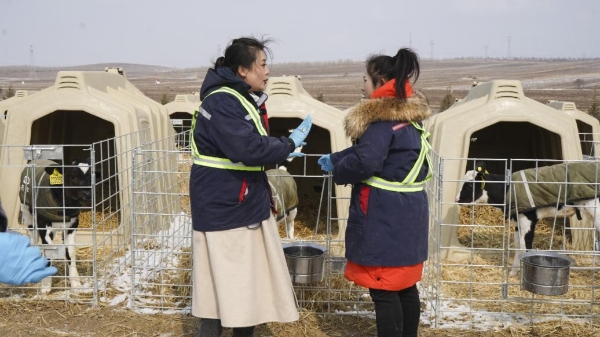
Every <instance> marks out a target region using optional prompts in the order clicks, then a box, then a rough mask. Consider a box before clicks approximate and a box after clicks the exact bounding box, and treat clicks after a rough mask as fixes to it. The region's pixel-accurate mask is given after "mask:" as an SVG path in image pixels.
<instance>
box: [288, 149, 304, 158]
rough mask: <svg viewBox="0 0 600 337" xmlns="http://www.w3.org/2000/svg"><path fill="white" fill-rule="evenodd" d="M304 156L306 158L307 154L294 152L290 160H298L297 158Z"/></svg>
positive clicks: (291, 153)
mask: <svg viewBox="0 0 600 337" xmlns="http://www.w3.org/2000/svg"><path fill="white" fill-rule="evenodd" d="M304 156H306V153H304V152H296V151H294V152H290V155H289V156H288V159H290V158H297V157H304Z"/></svg>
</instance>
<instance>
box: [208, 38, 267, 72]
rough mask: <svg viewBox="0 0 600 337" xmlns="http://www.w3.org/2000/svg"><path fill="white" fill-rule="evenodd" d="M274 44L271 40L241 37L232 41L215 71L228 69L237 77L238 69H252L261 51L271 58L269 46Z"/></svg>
mask: <svg viewBox="0 0 600 337" xmlns="http://www.w3.org/2000/svg"><path fill="white" fill-rule="evenodd" d="M271 42H273V40H271V39H264V38H261V39H257V38H255V37H251V36H250V37H240V38H239V39H234V40H232V41H231V42H230V43H229V45H227V48H225V56H221V57H219V58H217V60H216V61H215V69H217V68H218V67H226V68H229V69H231V71H233V73H234V74H236V75H237V71H238V67H240V66H242V67H244V68H248V69H251V68H252V65H253V64H254V62H256V58H257V56H258V52H259V51H264V52H265V53H266V54H267V55H268V56H269V58H271V56H272V54H271V50H270V49H269V48H268V47H267V44H269V43H271Z"/></svg>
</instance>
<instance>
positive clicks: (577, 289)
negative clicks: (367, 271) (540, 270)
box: [441, 206, 600, 318]
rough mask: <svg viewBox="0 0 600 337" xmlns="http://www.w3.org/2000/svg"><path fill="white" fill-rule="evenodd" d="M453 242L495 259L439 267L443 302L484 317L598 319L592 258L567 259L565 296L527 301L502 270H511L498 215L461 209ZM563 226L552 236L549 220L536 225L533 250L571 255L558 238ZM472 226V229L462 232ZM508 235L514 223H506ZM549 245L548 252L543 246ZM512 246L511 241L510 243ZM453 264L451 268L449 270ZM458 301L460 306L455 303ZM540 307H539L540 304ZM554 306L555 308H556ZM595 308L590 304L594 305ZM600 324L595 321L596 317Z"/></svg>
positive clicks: (490, 209) (526, 295)
mask: <svg viewBox="0 0 600 337" xmlns="http://www.w3.org/2000/svg"><path fill="white" fill-rule="evenodd" d="M459 218H460V224H462V225H467V226H464V227H459V229H458V237H459V242H460V243H461V244H462V245H464V246H467V247H473V248H496V249H500V252H498V254H473V255H472V256H471V258H470V259H469V260H468V261H460V262H458V263H456V262H450V261H445V262H444V265H443V267H442V275H441V276H442V277H441V278H442V280H443V283H442V288H441V292H442V293H443V294H444V297H446V298H454V299H456V302H457V303H460V304H463V305H467V306H468V307H470V308H471V309H472V310H485V311H490V312H507V313H523V314H528V313H530V312H533V313H534V314H535V315H544V314H548V315H565V314H566V315H583V316H587V315H594V316H597V315H600V304H599V301H600V293H599V292H598V287H597V286H594V285H593V284H594V283H595V281H594V280H595V279H596V277H595V275H594V274H595V272H593V270H596V269H597V266H598V263H599V261H594V257H593V256H588V255H573V256H571V257H572V258H574V259H575V260H576V267H574V268H571V271H570V279H569V285H570V288H569V291H568V292H567V293H566V294H564V295H561V296H560V297H557V296H543V295H535V296H534V295H532V294H531V293H529V292H527V291H525V290H521V288H520V282H521V281H520V278H519V277H518V276H516V277H509V276H508V275H507V272H508V269H507V268H506V267H505V266H510V265H511V264H512V259H513V258H514V253H513V251H510V258H508V256H507V255H506V252H507V249H508V248H509V243H508V242H507V241H506V239H505V238H506V237H508V236H507V235H506V233H504V232H505V231H507V230H508V228H507V226H505V225H504V219H503V214H502V212H501V211H500V210H498V209H496V208H494V207H491V206H473V207H471V206H470V207H461V210H460V217H459ZM562 223H563V221H560V220H559V221H557V226H556V228H555V229H554V231H552V223H551V221H549V220H544V221H541V222H540V223H539V224H538V226H537V227H536V232H535V233H536V236H535V240H534V245H533V248H534V249H540V250H548V249H553V250H562V249H566V250H569V249H571V243H570V238H569V237H565V236H564V234H563V224H562ZM470 224H476V226H468V225H470ZM510 226H513V227H511V228H510V230H511V232H512V231H513V230H514V229H512V228H514V223H511V224H510ZM550 240H552V242H553V244H552V246H551V247H550V246H549V242H550ZM511 241H512V240H511ZM453 263H454V264H453ZM503 283H507V284H508V289H507V298H506V299H505V298H503V297H502V284H503ZM461 300H463V301H461ZM542 302H545V303H542ZM558 302H560V305H557V303H558ZM594 303H595V304H594ZM597 317H599V318H600V316H597Z"/></svg>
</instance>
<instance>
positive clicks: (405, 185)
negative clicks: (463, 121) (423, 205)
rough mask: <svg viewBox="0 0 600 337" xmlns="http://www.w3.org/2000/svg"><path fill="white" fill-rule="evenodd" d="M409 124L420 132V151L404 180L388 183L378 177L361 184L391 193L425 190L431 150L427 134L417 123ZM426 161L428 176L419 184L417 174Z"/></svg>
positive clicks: (429, 173) (429, 171) (429, 170)
mask: <svg viewBox="0 0 600 337" xmlns="http://www.w3.org/2000/svg"><path fill="white" fill-rule="evenodd" d="M411 124H412V125H413V126H414V127H415V128H416V129H417V130H419V131H420V132H421V151H420V152H419V157H418V158H417V160H416V161H415V164H414V165H413V167H412V169H411V170H410V172H408V174H407V175H406V178H404V180H403V181H402V182H397V181H388V180H385V179H382V178H379V177H375V176H373V177H371V178H369V179H366V180H363V181H362V182H363V183H365V184H367V185H369V186H373V187H375V188H380V189H383V190H387V191H392V192H418V191H422V190H423V189H424V188H425V182H426V181H428V180H429V179H431V176H432V173H431V158H430V157H429V150H430V149H431V145H430V144H429V142H428V141H427V138H428V137H429V132H427V131H426V130H425V129H424V128H423V127H422V126H421V125H419V123H416V122H411ZM425 160H427V167H428V174H427V177H426V178H425V180H423V181H420V182H415V180H416V179H417V176H418V175H419V172H421V168H422V167H423V163H424V161H425Z"/></svg>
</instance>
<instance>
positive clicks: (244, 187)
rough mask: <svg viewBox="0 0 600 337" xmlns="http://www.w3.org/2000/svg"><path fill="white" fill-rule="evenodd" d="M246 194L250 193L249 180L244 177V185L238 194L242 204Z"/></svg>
mask: <svg viewBox="0 0 600 337" xmlns="http://www.w3.org/2000/svg"><path fill="white" fill-rule="evenodd" d="M246 195H248V181H247V180H246V178H244V180H243V181H242V187H241V188H240V194H239V195H238V203H240V204H241V203H242V202H243V201H244V199H246Z"/></svg>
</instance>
